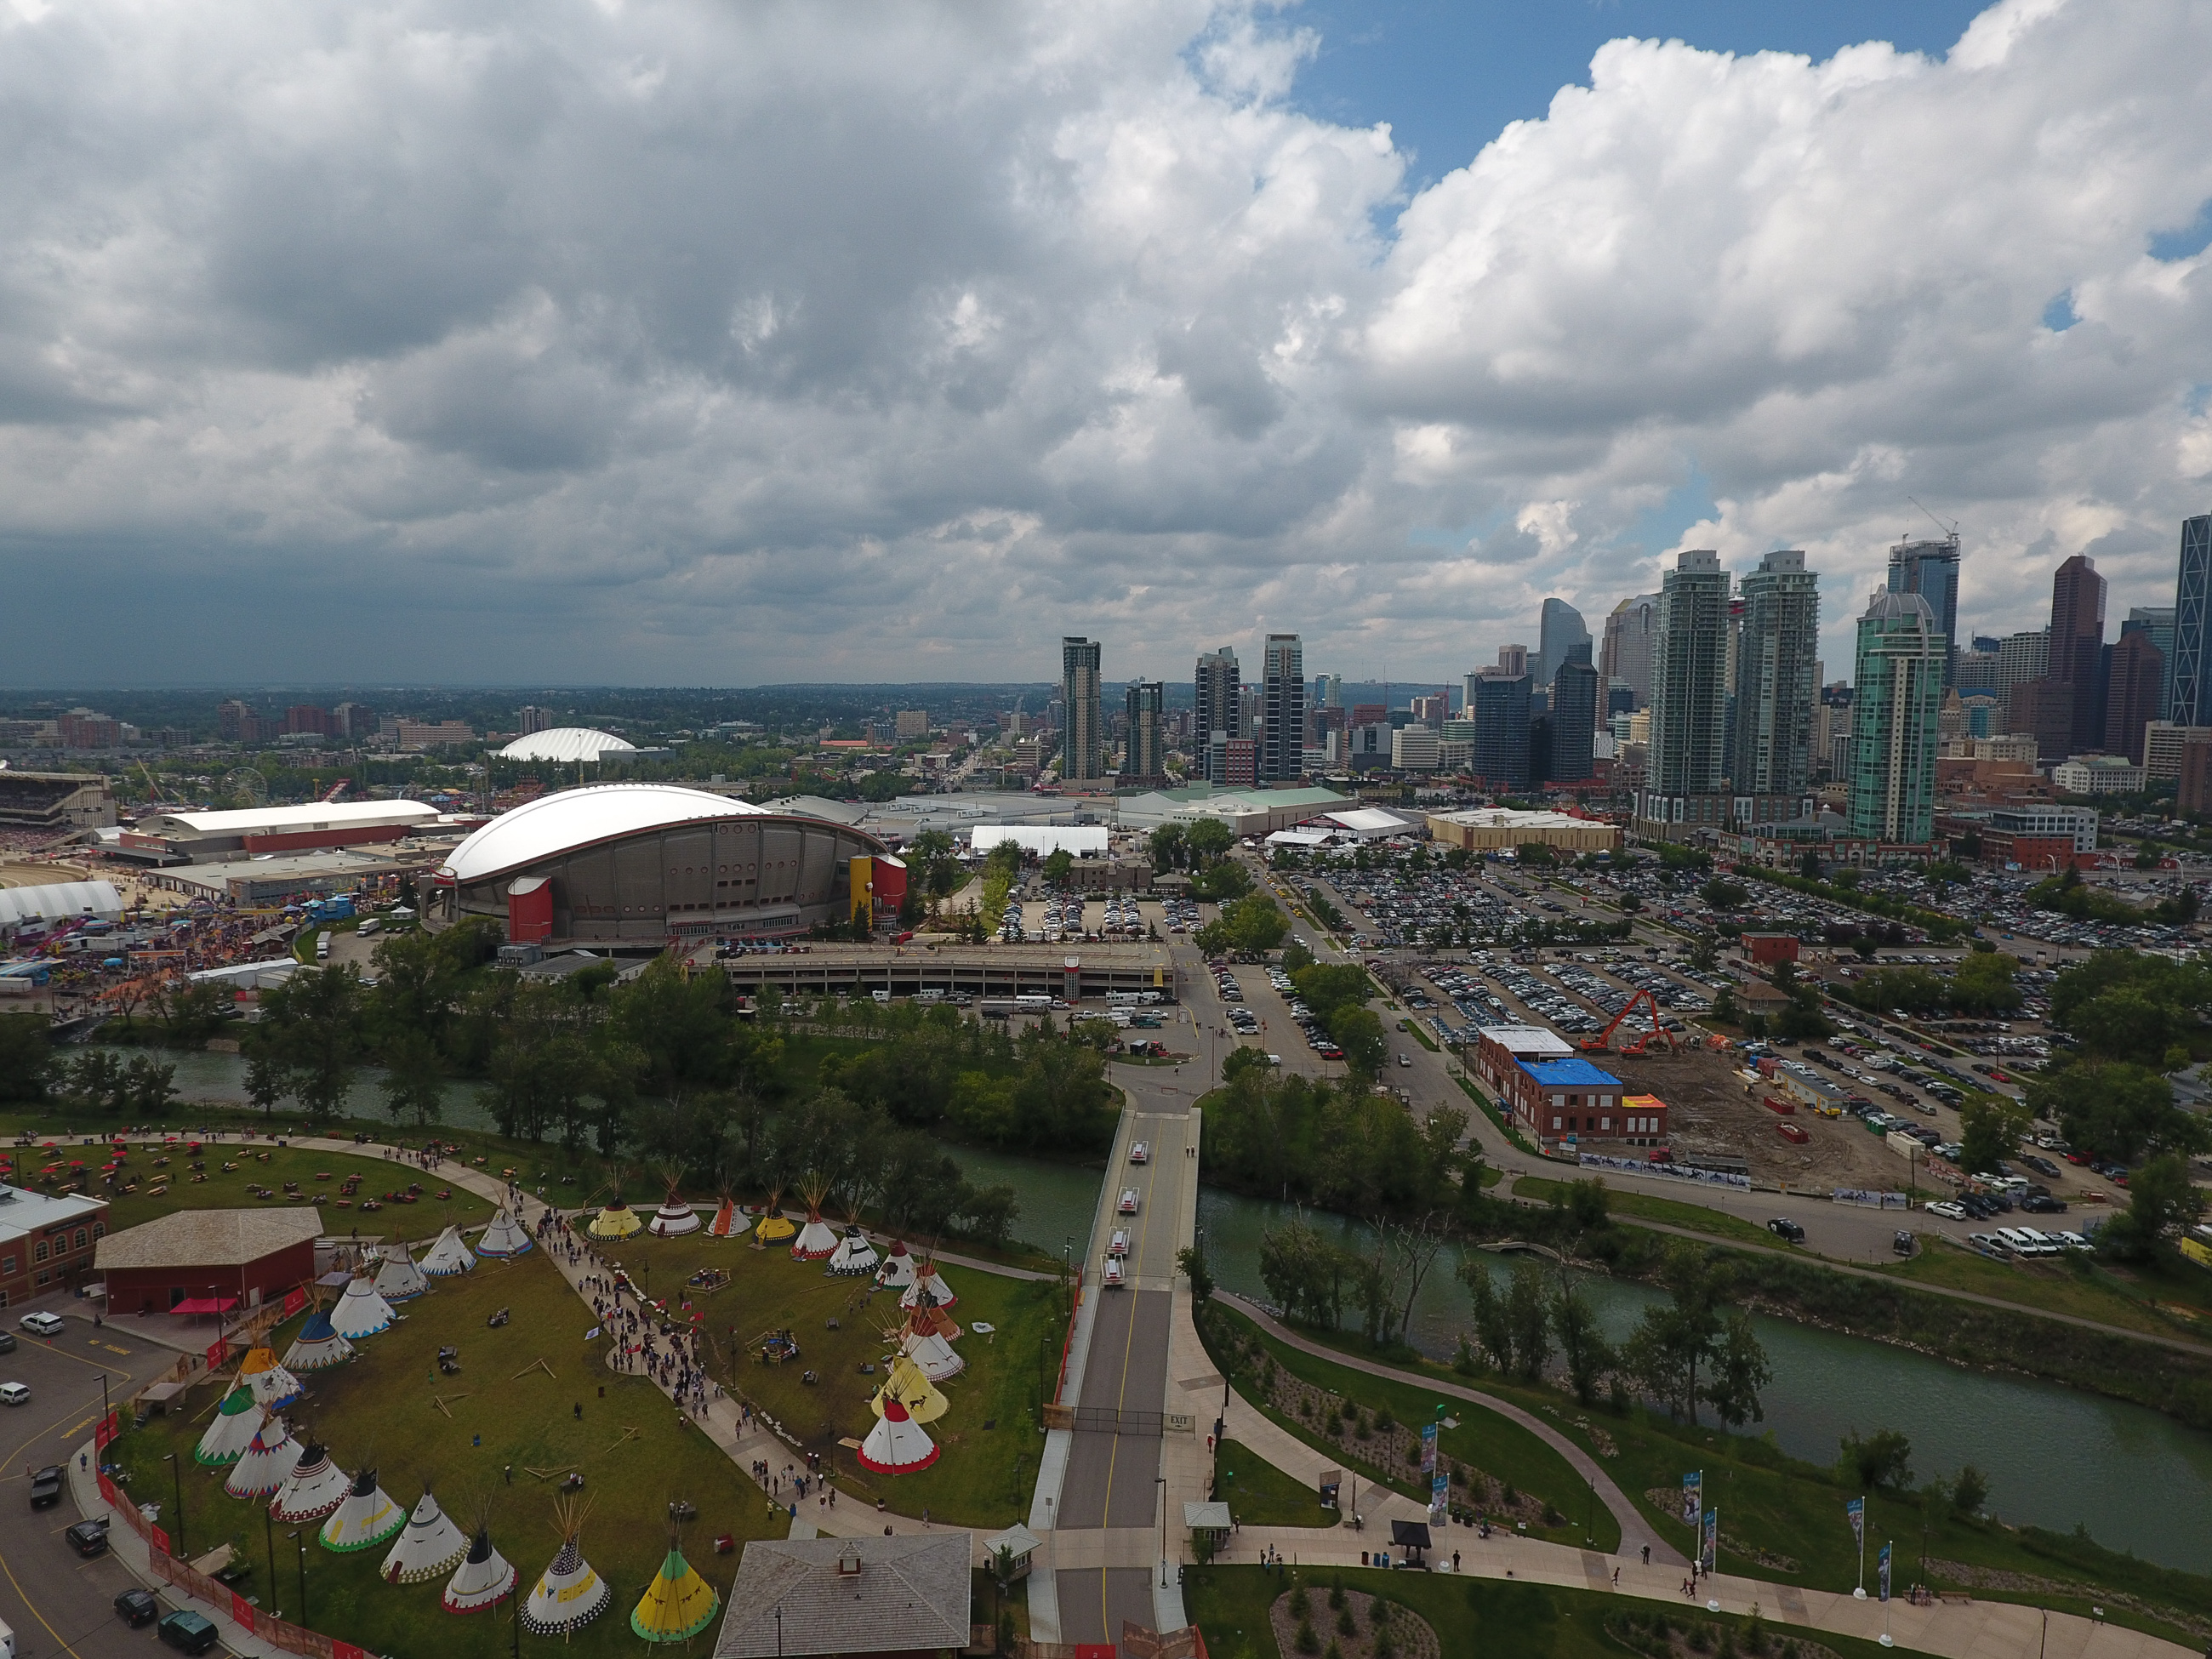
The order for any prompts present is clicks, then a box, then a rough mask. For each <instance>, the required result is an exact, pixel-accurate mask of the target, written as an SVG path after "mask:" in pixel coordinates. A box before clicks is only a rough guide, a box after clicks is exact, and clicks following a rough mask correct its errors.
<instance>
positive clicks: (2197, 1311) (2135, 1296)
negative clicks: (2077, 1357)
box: [1878, 1236, 2212, 1342]
mask: <svg viewBox="0 0 2212 1659" xmlns="http://www.w3.org/2000/svg"><path fill="white" fill-rule="evenodd" d="M1921 1243H1922V1248H1921V1250H1920V1254H1919V1255H1916V1256H1914V1257H1913V1258H1912V1259H1911V1261H1900V1262H1897V1263H1895V1264H1894V1265H1890V1266H1885V1267H1881V1268H1880V1269H1879V1270H1878V1271H1880V1272H1881V1273H1883V1274H1884V1275H1885V1276H1887V1277H1890V1278H1894V1279H1911V1280H1913V1281H1914V1282H1916V1283H1918V1284H1923V1285H1948V1286H1950V1287H1951V1288H1953V1289H1954V1290H1961V1291H1974V1292H1975V1293H1977V1294H1978V1295H1981V1296H1993V1297H1998V1298H2000V1299H2001V1300H2003V1301H2006V1302H2017V1303H2019V1304H2021V1306H2023V1307H2028V1308H2041V1309H2046V1310H2050V1311H2051V1312H2053V1313H2063V1314H2073V1315H2075V1316H2077V1317H2080V1318H2082V1319H2094V1320H2097V1321H2099V1322H2101V1323H2103V1324H2106V1325H2117V1326H2118V1327H2120V1328H2122V1329H2124V1330H2131V1331H2147V1332H2149V1333H2151V1334H2154V1335H2159V1336H2183V1337H2188V1336H2195V1337H2197V1338H2199V1339H2200V1340H2204V1341H2208V1342H2212V1325H2208V1324H2207V1323H2205V1322H2203V1316H2207V1315H2212V1273H2206V1272H2205V1271H2204V1270H2203V1269H2202V1268H2200V1267H2193V1266H2191V1264H2190V1263H2188V1262H2179V1263H2176V1264H2172V1265H2169V1266H2160V1265H2157V1264H2151V1265H2148V1266H2145V1267H2139V1268H2138V1267H2130V1268H2129V1269H2127V1270H2126V1274H2127V1276H2126V1277H2125V1278H2123V1277H2122V1276H2121V1275H2120V1274H2119V1273H2115V1272H2114V1271H2113V1270H2112V1269H2111V1268H2109V1267H2104V1266H2102V1265H2100V1263H2098V1262H2096V1261H2093V1260H2091V1259H2089V1258H2088V1257H2086V1256H2082V1255H2070V1256H2065V1257H2062V1258H2060V1259H2059V1260H2057V1261H2041V1262H2035V1263H2027V1262H2022V1263H2020V1264H2019V1265H2017V1266H2015V1265H2014V1264H2012V1263H2009V1262H2004V1261H1992V1260H1990V1258H1989V1257H1988V1256H1985V1255H1976V1254H1975V1253H1974V1252H1973V1251H1972V1250H1966V1249H1960V1248H1959V1247H1958V1246H1956V1245H1954V1244H1952V1243H1948V1242H1946V1241H1944V1240H1942V1239H1938V1238H1936V1237H1932V1236H1930V1237H1923V1240H1922V1242H1921ZM2198 1280H2202V1281H2203V1282H2202V1283H2201V1284H2200V1283H2198V1282H2197V1281H2198ZM2160 1303H2164V1304H2167V1305H2168V1306H2170V1307H2172V1308H2173V1309H2174V1310H2175V1311H2174V1312H2173V1313H2171V1314H2168V1313H2161V1312H2160V1311H2159V1309H2158V1307H2157V1306H2156V1305H2154V1304H2160ZM2192 1316H2195V1317H2192Z"/></svg>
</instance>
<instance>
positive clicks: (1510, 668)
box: [1498, 645, 1528, 674]
mask: <svg viewBox="0 0 2212 1659" xmlns="http://www.w3.org/2000/svg"><path fill="white" fill-rule="evenodd" d="M1498 666H1499V667H1500V668H1502V669H1504V671H1506V672H1507V673H1509V674H1525V673H1527V672H1528V647H1527V646H1525V645H1501V646H1499V647H1498Z"/></svg>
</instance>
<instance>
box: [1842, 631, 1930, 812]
mask: <svg viewBox="0 0 2212 1659" xmlns="http://www.w3.org/2000/svg"><path fill="white" fill-rule="evenodd" d="M1944 650H1945V647H1944V641H1943V635H1942V629H1941V628H1940V627H1939V625H1938V624H1937V622H1936V613H1935V611H1934V610H1933V609H1932V608H1931V607H1930V606H1929V604H1928V601H1927V600H1926V599H1924V598H1923V597H1922V596H1921V595H1919V594H1917V593H1896V592H1881V593H1876V594H1875V596H1874V599H1873V601H1872V602H1871V603H1870V604H1869V605H1868V606H1867V610H1866V614H1865V615H1864V616H1863V617H1860V618H1859V629H1858V671H1857V675H1856V677H1855V681H1856V683H1855V684H1854V686H1853V691H1854V694H1855V695H1854V697H1853V700H1852V707H1851V717H1852V721H1851V810H1850V833H1851V834H1852V835H1854V836H1862V837H1863V838H1865V839H1867V840H1870V841H1884V842H1899V843H1903V844H1906V845H1911V846H1918V845H1921V844H1923V843H1925V842H1928V841H1929V840H1930V839H1931V838H1932V837H1933V836H1934V835H1935V833H1936V744H1937V741H1938V738H1939V737H1940V735H1941V726H1940V724H1939V720H1940V716H1941V714H1942V708H1943V667H1944V662H1945V657H1944Z"/></svg>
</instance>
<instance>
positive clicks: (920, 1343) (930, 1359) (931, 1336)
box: [899, 1308, 968, 1383]
mask: <svg viewBox="0 0 2212 1659" xmlns="http://www.w3.org/2000/svg"><path fill="white" fill-rule="evenodd" d="M915 1314H916V1315H917V1316H920V1317H917V1318H915V1319H913V1320H911V1321H910V1322H909V1323H908V1326H907V1334H906V1340H905V1341H903V1342H902V1343H901V1344H900V1345H899V1351H900V1352H902V1353H903V1354H905V1355H906V1357H907V1358H908V1359H911V1360H912V1361H914V1363H915V1364H916V1365H918V1366H920V1367H921V1374H922V1375H923V1376H926V1377H927V1378H928V1379H929V1380H930V1381H931V1382H933V1383H942V1382H944V1381H945V1378H946V1377H948V1376H959V1375H960V1373H961V1372H963V1371H964V1370H967V1369H968V1362H967V1361H966V1360H964V1359H963V1358H961V1357H960V1355H959V1352H957V1350H956V1349H955V1348H954V1347H953V1346H952V1345H951V1343H950V1342H947V1341H946V1340H945V1339H944V1338H943V1337H941V1336H939V1334H937V1332H936V1331H935V1329H934V1328H932V1327H930V1326H928V1325H927V1324H926V1323H924V1322H923V1321H924V1319H926V1318H927V1315H926V1314H924V1312H923V1310H921V1309H919V1308H917V1309H916V1310H915Z"/></svg>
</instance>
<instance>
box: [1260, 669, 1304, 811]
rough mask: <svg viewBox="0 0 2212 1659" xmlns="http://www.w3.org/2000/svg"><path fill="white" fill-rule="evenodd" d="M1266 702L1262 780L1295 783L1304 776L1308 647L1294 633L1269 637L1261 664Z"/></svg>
mask: <svg viewBox="0 0 2212 1659" xmlns="http://www.w3.org/2000/svg"><path fill="white" fill-rule="evenodd" d="M1261 691H1262V696H1263V697H1264V699H1265V701H1264V702H1263V703H1262V705H1261V724H1260V763H1259V764H1260V781H1261V782H1262V783H1292V782H1296V781H1297V780H1298V779H1299V778H1302V777H1304V775H1305V761H1306V665H1305V647H1304V646H1303V645H1302V644H1301V643H1300V642H1299V640H1298V636H1297V635H1295V634H1270V635H1267V649H1266V654H1265V657H1264V659H1262V662H1261Z"/></svg>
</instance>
